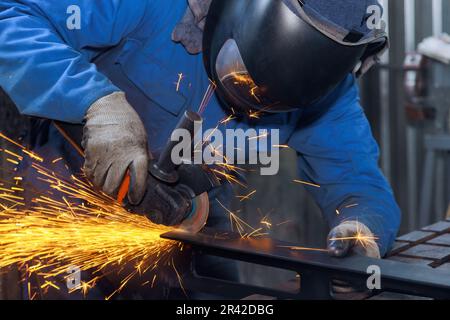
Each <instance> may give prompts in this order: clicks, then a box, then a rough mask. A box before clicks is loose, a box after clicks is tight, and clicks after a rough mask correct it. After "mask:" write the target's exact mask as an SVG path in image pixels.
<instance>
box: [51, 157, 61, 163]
mask: <svg viewBox="0 0 450 320" xmlns="http://www.w3.org/2000/svg"><path fill="white" fill-rule="evenodd" d="M61 160H63V158H62V157H60V158H57V159H55V160H53V161H52V164H55V163H57V162H59V161H61Z"/></svg>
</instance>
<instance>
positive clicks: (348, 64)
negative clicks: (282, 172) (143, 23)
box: [203, 0, 387, 112]
mask: <svg viewBox="0 0 450 320" xmlns="http://www.w3.org/2000/svg"><path fill="white" fill-rule="evenodd" d="M287 1H288V0H226V1H224V0H213V1H212V4H211V7H210V10H209V13H208V17H207V21H206V27H205V33H204V38H203V46H204V62H205V66H206V69H207V71H208V74H209V76H210V78H211V79H212V80H213V81H214V82H215V83H216V85H217V87H218V93H219V96H220V97H221V98H222V100H224V102H225V103H226V104H227V105H228V106H230V107H233V108H236V109H238V110H240V111H242V112H248V111H249V110H262V111H266V112H286V111H292V110H295V109H297V108H301V107H307V106H309V105H311V104H312V103H314V102H315V101H317V100H319V99H320V98H321V97H323V96H325V95H326V94H327V93H329V92H330V91H332V90H333V88H335V87H336V86H337V85H338V84H339V83H340V82H341V81H342V80H344V79H345V77H346V76H347V75H348V74H349V73H350V72H352V71H353V70H355V67H356V66H357V65H361V64H360V62H361V60H362V59H363V58H364V55H365V53H366V52H367V50H368V47H369V46H370V42H376V41H375V40H374V39H370V41H367V39H366V40H365V41H360V42H356V41H354V42H348V43H346V42H345V40H344V41H336V39H332V38H331V37H330V36H329V35H327V34H326V33H324V32H322V31H319V30H318V29H317V28H316V27H314V26H313V25H312V24H311V21H308V22H307V20H308V19H307V17H306V16H305V17H306V18H305V17H302V15H301V14H299V12H302V13H304V12H303V11H302V7H301V3H300V2H295V1H292V0H290V1H291V2H290V3H288V2H287ZM292 3H295V4H296V5H297V6H298V8H294V9H293V7H292ZM347 38H349V39H351V38H352V37H347ZM377 39H378V45H379V44H380V43H383V44H385V43H386V42H387V38H386V37H384V41H379V39H380V37H378V38H377ZM358 40H361V37H360V38H359V39H358ZM378 51H379V50H378Z"/></svg>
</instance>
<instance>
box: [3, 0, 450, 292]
mask: <svg viewBox="0 0 450 320" xmlns="http://www.w3.org/2000/svg"><path fill="white" fill-rule="evenodd" d="M380 2H382V3H383V5H384V8H385V15H384V20H385V21H386V23H387V26H388V30H389V34H390V39H391V48H390V50H389V52H388V53H386V54H385V55H384V56H383V58H382V62H381V64H380V65H379V66H377V67H375V68H373V69H372V70H371V71H370V72H369V73H368V74H366V75H365V76H364V78H363V79H361V96H362V104H363V106H364V108H365V110H366V114H367V116H368V118H369V121H370V123H371V125H372V129H373V133H374V136H375V138H376V139H377V141H378V143H379V145H380V149H381V158H380V166H381V167H382V169H383V171H384V173H385V175H386V176H387V178H388V179H389V181H390V182H391V184H392V186H393V189H394V191H395V195H396V198H397V200H398V203H399V205H400V207H401V209H402V212H403V223H402V227H401V234H405V233H407V232H409V231H412V230H416V229H418V228H420V227H421V226H425V225H429V224H431V223H432V222H436V221H439V220H442V219H443V218H444V217H445V216H446V215H447V216H449V215H450V207H449V204H450V130H449V128H450V112H449V110H450V65H448V64H447V63H448V62H450V49H448V48H449V46H450V44H448V43H450V40H449V39H447V38H446V37H442V36H441V35H442V34H443V33H449V34H450V0H383V1H380ZM432 36H435V37H437V38H435V39H434V40H433V39H428V41H425V42H424V40H425V39H427V38H429V37H432ZM439 37H440V38H439ZM447 42H448V43H447ZM421 43H422V46H421V49H422V50H421V52H426V53H427V56H434V58H438V59H439V60H441V61H442V62H439V61H438V60H436V59H432V58H429V57H426V56H424V55H420V54H418V53H417V51H418V47H419V44H421ZM446 45H448V46H447V47H446ZM440 46H441V47H440ZM446 50H448V51H446ZM447 52H449V53H447ZM436 54H437V56H436ZM446 58H447V59H448V60H446ZM445 62H447V63H445ZM30 125H31V120H30V119H28V118H26V117H22V116H20V115H19V114H18V113H17V111H16V109H15V108H14V105H13V104H12V103H11V101H10V100H9V99H8V97H7V96H6V95H5V94H4V93H2V92H1V90H0V132H2V133H5V134H6V135H8V136H10V137H12V138H14V139H16V140H17V139H19V140H21V139H22V140H24V141H23V142H24V143H25V144H27V142H29V139H30V137H29V136H28V135H27V132H28V131H29V128H30ZM2 143H3V142H2V141H1V140H0V148H2ZM1 161H2V159H0V179H2V180H5V179H7V177H6V175H7V174H8V173H7V172H3V171H1V168H2V164H1ZM296 177H297V165H296V154H295V153H294V152H293V151H291V150H283V152H282V166H281V170H280V173H279V175H278V176H275V177H261V176H259V175H252V174H249V182H250V189H251V190H253V189H256V190H257V193H256V194H255V195H254V197H253V200H252V201H247V202H242V203H240V202H238V201H236V204H235V209H240V210H241V211H240V214H241V216H242V217H243V218H244V219H245V220H247V221H249V222H250V223H259V221H261V219H262V218H264V217H266V216H267V217H269V218H270V220H272V221H273V222H274V224H277V223H281V224H280V225H279V226H276V227H274V228H272V230H271V232H272V236H273V237H275V238H278V239H281V240H288V241H289V242H294V243H298V244H300V245H307V246H314V247H323V246H324V245H325V237H326V234H327V232H328V230H327V227H326V225H325V224H324V222H323V221H322V218H321V214H320V212H319V210H318V209H317V206H316V205H315V204H314V202H313V201H312V200H311V199H310V198H309V196H308V195H307V194H306V192H305V191H304V190H303V188H302V186H300V185H295V184H291V183H286V181H288V182H289V181H292V180H293V179H295V178H296ZM0 181H1V180H0ZM237 192H239V193H240V194H243V193H245V191H243V190H237ZM247 193H248V192H247ZM3 273H4V274H5V276H3V277H0V298H14V297H18V296H20V292H18V291H17V290H15V289H14V284H17V275H16V272H8V270H4V272H3ZM241 273H242V275H244V276H245V278H246V279H248V281H249V282H252V283H266V282H267V281H268V280H267V279H266V278H267V271H266V272H265V273H264V271H258V270H256V269H255V268H254V267H253V266H250V265H245V266H242V267H241ZM285 276H286V275H283V274H281V273H280V274H278V273H277V274H274V275H273V276H272V274H271V280H270V282H277V281H278V280H279V278H280V279H281V278H283V277H285ZM6 288H8V289H7V290H6Z"/></svg>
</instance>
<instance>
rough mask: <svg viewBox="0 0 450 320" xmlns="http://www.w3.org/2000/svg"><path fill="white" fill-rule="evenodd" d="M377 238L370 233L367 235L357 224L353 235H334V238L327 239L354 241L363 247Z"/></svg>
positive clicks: (372, 243)
mask: <svg viewBox="0 0 450 320" xmlns="http://www.w3.org/2000/svg"><path fill="white" fill-rule="evenodd" d="M377 240H378V237H376V236H374V235H372V234H370V235H368V234H367V233H366V232H364V230H363V229H362V228H361V227H360V225H359V224H358V225H357V230H356V234H355V235H354V236H349V237H336V238H331V239H329V241H355V242H356V244H359V245H361V246H362V247H363V248H367V247H369V246H373V245H374V243H375V241H377ZM375 245H376V244H375Z"/></svg>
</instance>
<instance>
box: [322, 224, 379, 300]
mask: <svg viewBox="0 0 450 320" xmlns="http://www.w3.org/2000/svg"><path fill="white" fill-rule="evenodd" d="M375 240H376V238H375V236H374V234H373V233H372V232H371V231H370V229H369V228H368V227H367V226H366V225H364V224H363V223H360V222H358V221H345V222H343V223H341V224H340V225H339V226H337V227H335V228H334V229H333V230H331V232H330V233H329V235H328V252H329V254H330V255H332V256H334V257H345V256H347V255H350V254H359V255H363V256H366V257H370V258H376V259H380V258H381V254H380V249H379V247H378V244H377V243H376V241H375ZM363 286H365V284H363ZM333 293H334V295H335V298H336V299H364V298H366V297H368V296H369V295H370V292H369V290H368V289H367V288H366V287H357V286H355V285H352V284H349V283H347V282H344V281H339V280H333Z"/></svg>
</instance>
